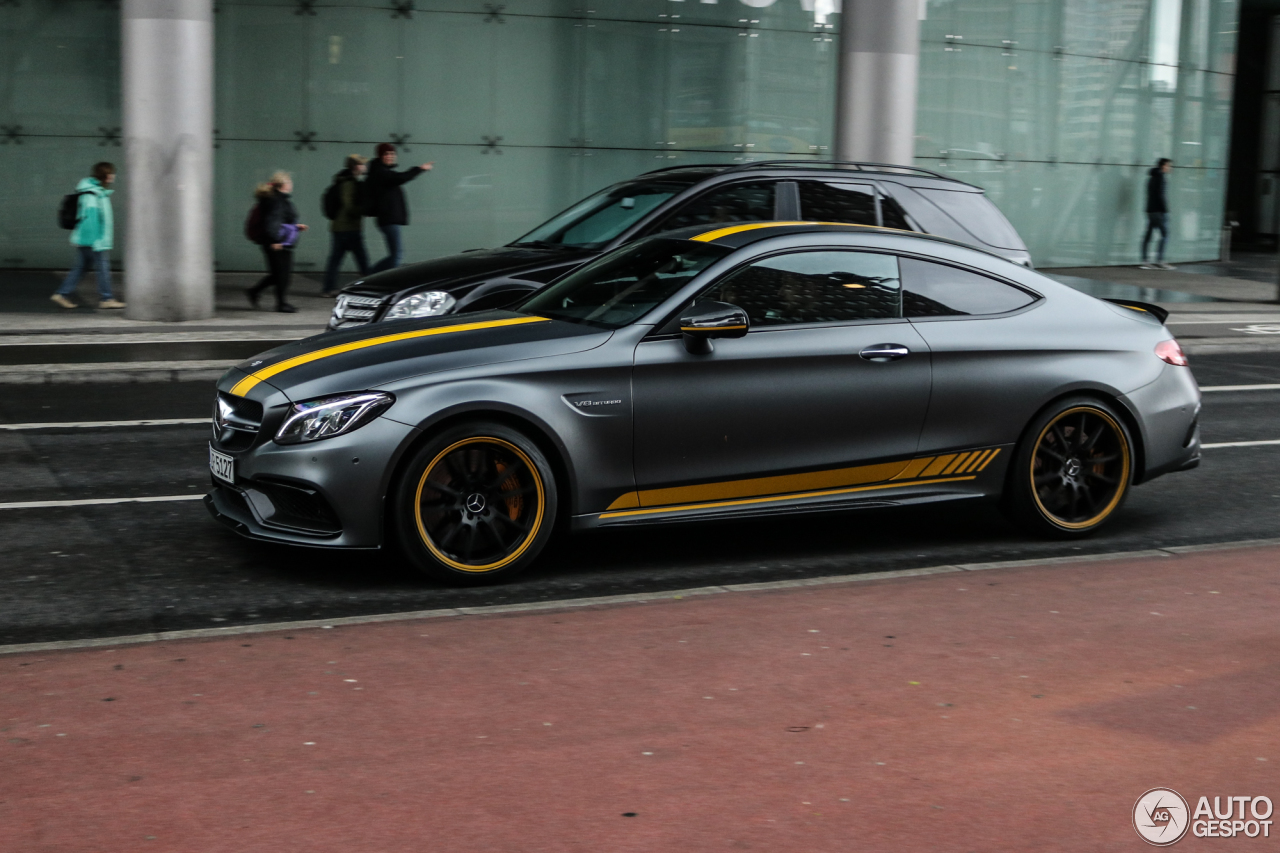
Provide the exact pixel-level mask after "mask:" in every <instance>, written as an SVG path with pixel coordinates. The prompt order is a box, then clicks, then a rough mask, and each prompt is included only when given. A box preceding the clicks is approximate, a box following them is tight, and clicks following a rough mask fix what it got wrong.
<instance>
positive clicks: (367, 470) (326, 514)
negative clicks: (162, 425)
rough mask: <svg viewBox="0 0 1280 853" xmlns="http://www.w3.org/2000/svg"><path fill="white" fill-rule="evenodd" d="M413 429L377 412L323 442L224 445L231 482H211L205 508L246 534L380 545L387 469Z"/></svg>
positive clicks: (297, 541) (333, 544) (330, 544)
mask: <svg viewBox="0 0 1280 853" xmlns="http://www.w3.org/2000/svg"><path fill="white" fill-rule="evenodd" d="M417 433H418V430H417V429H416V428H415V427H410V426H406V425H404V424H401V423H397V422H395V421H392V420H388V419H386V418H378V419H376V420H374V421H372V422H370V423H369V424H366V425H365V426H363V427H361V428H359V429H357V430H356V431H355V432H353V433H351V434H349V435H342V436H338V437H336V438H328V439H324V440H322V441H316V442H310V443H307V444H293V445H279V444H276V443H275V442H273V441H271V440H269V439H268V440H265V441H262V442H261V443H257V444H255V446H253V447H251V448H249V449H247V450H242V451H240V452H234V451H228V450H223V452H227V453H231V455H233V456H234V457H235V460H236V482H235V485H228V484H225V483H222V482H218V481H215V483H214V489H213V491H211V492H210V493H209V494H208V495H207V496H206V497H205V506H206V507H208V509H209V512H210V513H212V515H213V517H214V518H216V519H217V520H218V521H220V522H222V523H223V524H226V525H227V526H228V527H231V528H232V529H233V530H235V531H236V532H237V533H240V534H242V535H244V536H247V537H250V538H252V539H264V540H270V541H273V542H282V543H288V544H293V545H309V546H313V547H322V548H379V547H381V546H382V544H383V538H384V524H383V515H384V508H385V504H386V495H387V491H388V489H389V487H390V482H391V475H392V472H393V470H394V468H395V465H396V463H397V462H398V461H399V458H400V454H401V453H402V451H403V449H404V448H405V447H406V446H408V444H409V443H410V442H411V441H412V440H413V438H414V437H415V435H416V434H417ZM216 446H217V445H215V447H216ZM220 449H221V448H220Z"/></svg>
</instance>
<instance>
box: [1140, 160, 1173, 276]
mask: <svg viewBox="0 0 1280 853" xmlns="http://www.w3.org/2000/svg"><path fill="white" fill-rule="evenodd" d="M1172 171H1173V161H1172V160H1170V159H1169V158H1168V157H1161V158H1160V159H1159V160H1157V161H1156V166H1155V168H1154V169H1152V170H1151V171H1149V172H1147V176H1148V177H1147V233H1146V234H1144V235H1143V237H1142V268H1143V269H1147V270H1171V269H1173V265H1172V264H1166V263H1165V262H1164V246H1165V243H1166V242H1168V240H1169V202H1168V200H1167V199H1166V198H1165V179H1164V176H1165V175H1167V174H1169V173H1170V172H1172ZM1155 231H1159V232H1160V242H1159V243H1157V244H1156V262H1155V263H1154V264H1148V263H1147V246H1148V245H1149V244H1150V243H1151V235H1152V233H1153V232H1155Z"/></svg>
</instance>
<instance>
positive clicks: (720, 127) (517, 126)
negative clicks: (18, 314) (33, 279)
mask: <svg viewBox="0 0 1280 853" xmlns="http://www.w3.org/2000/svg"><path fill="white" fill-rule="evenodd" d="M837 7H838V2H833V0H718V2H717V0H594V2H590V3H588V2H586V0H508V2H506V3H505V4H503V3H497V2H492V3H485V2H480V0H416V2H402V1H401V0H396V2H387V0H343V2H341V3H340V4H339V3H336V2H326V0H219V2H217V4H216V10H217V14H216V16H215V20H216V62H217V65H216V81H217V84H216V93H215V97H216V119H215V124H216V127H217V141H216V145H217V148H216V151H215V163H216V165H215V170H216V172H215V193H216V197H215V215H216V223H217V224H216V227H217V235H216V242H215V246H216V256H217V262H218V265H219V268H221V269H256V268H257V267H258V266H259V265H260V264H261V258H260V254H259V253H258V251H257V249H256V247H254V246H253V245H252V244H250V243H249V242H248V241H247V240H245V238H244V236H243V223H244V218H245V215H246V214H247V212H248V209H249V206H250V204H251V203H252V191H253V187H254V185H255V183H256V182H258V181H261V180H263V179H264V178H266V177H267V176H268V175H269V174H271V173H272V172H273V171H275V170H277V169H285V170H288V171H290V172H292V173H293V175H294V180H295V186H296V189H295V201H296V203H297V205H298V208H299V211H300V212H301V214H302V216H303V221H306V222H309V223H311V224H313V225H314V226H318V227H317V229H316V230H315V231H313V232H311V233H310V234H308V235H307V236H306V238H305V240H304V241H303V242H302V244H301V246H300V248H299V251H298V258H297V260H298V268H299V269H300V270H302V271H307V270H319V269H320V268H321V267H322V266H323V262H324V257H325V253H326V250H327V238H326V237H325V235H324V233H323V230H324V229H323V225H324V220H323V217H322V215H321V212H320V196H321V193H322V192H323V190H324V188H325V186H326V185H327V184H328V182H329V179H330V177H331V176H332V175H333V173H334V172H336V171H337V170H338V169H339V168H340V167H341V162H342V158H343V157H344V156H345V155H347V154H348V153H362V154H365V155H370V154H372V149H373V146H374V145H375V144H377V143H378V142H383V141H396V142H399V143H401V144H402V149H401V165H410V164H416V163H422V162H426V161H433V162H434V163H435V170H434V171H433V172H432V173H430V174H429V175H424V176H422V177H420V178H419V179H418V180H416V181H415V182H413V183H411V184H409V185H407V186H406V194H407V196H408V199H409V202H410V207H411V224H410V226H409V227H408V228H407V229H406V230H405V243H406V258H407V259H409V260H418V259H424V258H428V257H434V256H438V255H442V254H446V253H450V252H456V251H460V250H463V249H469V248H476V247H481V246H491V245H496V244H500V243H504V242H507V241H509V240H512V239H515V238H516V237H518V236H520V235H521V234H523V233H525V232H526V231H528V230H530V229H531V228H532V227H533V226H535V225H537V224H538V223H539V222H541V221H543V220H544V219H546V218H548V217H550V216H551V215H553V214H554V213H556V212H557V211H559V210H561V209H563V208H564V207H567V206H568V205H569V204H571V203H573V202H574V201H576V200H578V199H580V198H582V197H584V196H586V195H588V194H590V193H591V192H594V191H595V190H597V189H599V188H601V187H602V186H605V185H607V184H609V183H611V182H613V181H616V180H619V179H622V178H626V177H630V176H633V175H635V174H637V173H640V172H643V171H647V170H650V169H655V168H661V167H664V166H674V165H681V164H686V163H695V162H741V161H744V160H747V159H757V160H758V159H770V158H806V157H815V158H823V157H826V156H829V155H830V146H831V132H832V126H833V115H834V108H835V103H834V102H835V75H836V61H837V59H836V49H837V46H838V42H837V41H836V39H837V36H836V33H837V32H838V26H839V19H840V16H839V15H838V14H837V13H836V9H837ZM1235 20H1236V8H1235V2H1234V0H929V2H928V5H927V15H926V20H924V21H923V22H922V43H921V58H920V72H921V74H920V100H919V112H918V128H917V133H918V142H917V149H916V154H917V163H918V164H920V165H923V166H926V167H932V168H938V169H939V170H942V171H946V172H948V173H951V174H954V175H955V176H956V177H958V178H962V179H964V180H970V181H972V182H974V183H977V184H980V185H982V186H984V187H986V188H987V189H988V190H989V191H990V193H991V196H992V198H993V199H994V200H995V201H996V203H997V204H998V205H999V206H1000V207H1001V208H1002V209H1003V210H1004V211H1005V212H1006V214H1007V215H1008V216H1009V218H1010V219H1011V220H1012V221H1013V223H1014V224H1015V225H1016V226H1017V227H1018V229H1019V231H1020V232H1021V233H1022V235H1023V237H1024V238H1025V239H1026V242H1027V244H1028V245H1029V247H1030V248H1031V251H1032V254H1033V257H1034V258H1035V260H1036V262H1037V263H1038V264H1041V265H1051V264H1058V265H1061V264H1080V263H1099V264H1105V263H1128V262H1133V261H1134V260H1135V259H1136V257H1137V245H1138V239H1139V237H1140V235H1141V227H1142V224H1143V220H1144V217H1143V215H1142V187H1143V180H1144V178H1145V171H1146V168H1148V167H1149V166H1150V164H1151V162H1153V160H1154V158H1155V157H1157V156H1169V157H1173V158H1174V159H1175V160H1176V161H1177V165H1178V167H1179V168H1178V170H1177V171H1175V173H1174V175H1173V179H1172V181H1171V201H1172V207H1173V210H1174V213H1173V225H1174V227H1173V234H1172V240H1171V246H1170V257H1171V258H1172V259H1173V260H1189V259H1193V258H1195V259H1201V258H1209V257H1216V254H1217V231H1218V227H1219V225H1220V220H1221V207H1222V197H1223V192H1224V186H1225V176H1226V162H1225V158H1226V151H1227V138H1226V137H1227V129H1228V126H1229V112H1230V93H1231V74H1232V71H1233V68H1232V51H1233V50H1234V45H1235V36H1234V29H1235ZM119 32H120V24H119V10H118V9H117V8H115V6H114V4H111V3H104V2H101V0H20V2H17V3H8V4H0V164H3V168H0V266H7V267H28V268H32V267H58V266H64V265H65V264H66V263H67V257H68V255H69V251H68V248H67V243H66V232H64V231H60V230H59V229H57V227H56V224H55V222H54V212H55V210H56V208H57V203H58V199H59V198H60V197H61V196H62V195H63V194H64V193H66V192H69V191H70V190H71V188H72V187H74V184H75V181H76V180H77V179H78V178H80V177H82V176H83V175H84V174H85V173H86V172H87V170H88V167H89V166H90V165H91V164H92V163H93V162H95V161H97V160H101V159H107V160H115V161H119V160H121V159H122V150H121V149H120V148H119V147H118V146H119V125H120V87H119V79H120V68H119V65H120V57H119ZM1175 129H1176V132H1175ZM128 186H129V176H128V175H127V174H123V173H122V175H121V181H120V187H121V189H120V193H119V194H118V195H117V207H116V209H117V212H118V213H122V212H123V207H124V206H123V204H120V203H119V202H120V201H122V200H123V194H124V193H127V192H128ZM121 218H123V217H121ZM121 230H125V229H121ZM366 239H367V240H368V242H369V244H370V250H371V254H372V255H373V256H374V258H375V259H376V258H377V257H379V256H380V249H381V245H380V244H381V241H380V239H378V235H377V233H376V231H375V230H373V229H372V228H367V229H366ZM116 256H117V257H120V256H121V253H120V252H119V251H117V252H116Z"/></svg>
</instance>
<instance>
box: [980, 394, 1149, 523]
mask: <svg viewBox="0 0 1280 853" xmlns="http://www.w3.org/2000/svg"><path fill="white" fill-rule="evenodd" d="M1132 479H1133V441H1132V439H1131V438H1130V436H1129V431H1128V429H1126V428H1125V425H1124V421H1123V420H1121V418H1120V417H1119V415H1117V414H1116V413H1115V411H1114V410H1112V409H1111V407H1110V406H1108V405H1106V404H1105V403H1103V402H1101V401H1099V400H1094V399H1091V398H1076V399H1071V400H1064V401H1062V402H1060V403H1058V404H1056V405H1054V406H1052V407H1051V408H1049V409H1048V410H1046V411H1045V412H1044V413H1042V414H1041V415H1040V416H1039V417H1037V418H1036V419H1035V421H1033V422H1032V424H1031V425H1030V426H1029V427H1028V428H1027V431H1026V433H1025V434H1024V435H1023V439H1022V442H1021V444H1019V445H1018V449H1017V451H1016V452H1015V456H1014V461H1013V465H1012V467H1011V468H1010V471H1009V482H1008V485H1007V487H1006V489H1005V495H1004V504H1003V505H1004V509H1005V511H1006V513H1007V514H1008V515H1009V516H1010V517H1012V519H1013V520H1014V521H1016V522H1018V523H1019V524H1021V525H1022V526H1023V527H1025V528H1027V529H1028V530H1030V531H1031V532H1033V533H1037V534H1040V535H1042V536H1050V537H1053V538H1057V539H1074V538H1079V537H1083V536H1088V535H1089V534H1090V533H1092V532H1093V531H1095V530H1097V529H1098V528H1099V527H1101V526H1102V525H1103V524H1104V523H1105V522H1106V521H1107V520H1108V519H1109V518H1111V516H1113V515H1115V513H1116V510H1118V509H1119V508H1120V505H1121V504H1122V503H1123V502H1124V499H1125V497H1126V496H1127V495H1128V493H1129V484H1130V482H1131V481H1132Z"/></svg>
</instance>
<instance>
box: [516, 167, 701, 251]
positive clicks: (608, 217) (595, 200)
mask: <svg viewBox="0 0 1280 853" xmlns="http://www.w3.org/2000/svg"><path fill="white" fill-rule="evenodd" d="M689 186H690V184H689V183H685V182H681V181H678V180H663V181H660V182H656V181H644V182H641V181H635V182H631V183H626V184H619V185H617V186H614V187H609V188H608V189H607V190H602V191H601V192H598V193H596V194H595V195H593V196H591V197H590V198H587V199H585V200H583V201H580V202H578V203H577V204H575V205H574V206H573V207H571V208H569V209H568V210H566V211H565V212H564V213H561V214H560V215H559V216H556V217H553V218H552V219H550V220H548V221H547V222H544V223H542V224H541V225H539V226H538V227H537V228H535V229H533V230H532V231H530V232H529V233H528V234H526V235H524V236H523V237H521V238H520V239H519V240H517V241H516V242H514V243H512V244H511V245H513V246H524V245H534V246H572V247H574V248H582V249H598V248H600V247H601V246H603V245H604V244H605V243H608V242H609V241H610V240H612V239H613V238H614V237H617V236H618V235H619V234H621V233H622V232H623V231H625V230H627V229H628V228H630V227H631V225H632V224H634V223H635V222H637V221H639V219H640V218H641V217H642V216H644V215H645V214H646V213H648V212H649V211H651V210H653V209H654V208H655V207H657V206H658V205H660V204H662V203H663V202H664V201H666V200H667V199H669V198H671V197H672V196H673V195H675V194H676V193H679V192H682V191H684V190H685V189H688V187H689Z"/></svg>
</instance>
